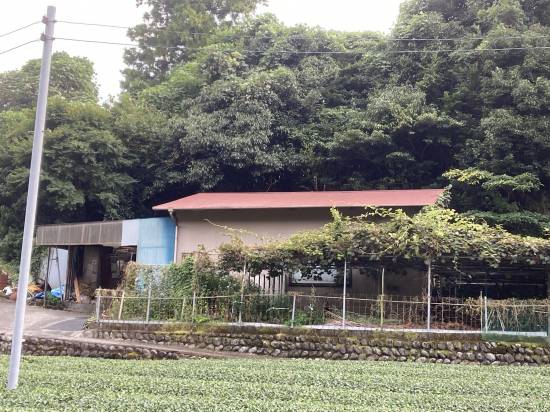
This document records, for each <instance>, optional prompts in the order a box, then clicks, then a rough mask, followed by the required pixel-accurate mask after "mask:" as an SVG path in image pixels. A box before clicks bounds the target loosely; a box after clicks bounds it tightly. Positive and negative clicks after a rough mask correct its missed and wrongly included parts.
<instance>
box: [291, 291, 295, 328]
mask: <svg viewBox="0 0 550 412" xmlns="http://www.w3.org/2000/svg"><path fill="white" fill-rule="evenodd" d="M295 316H296V295H292V318H291V319H290V327H291V328H293V327H294V318H295Z"/></svg>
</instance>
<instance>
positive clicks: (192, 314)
mask: <svg viewBox="0 0 550 412" xmlns="http://www.w3.org/2000/svg"><path fill="white" fill-rule="evenodd" d="M196 310H197V292H195V291H193V308H192V310H191V322H193V323H195V311H196Z"/></svg>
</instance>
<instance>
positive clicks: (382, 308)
mask: <svg viewBox="0 0 550 412" xmlns="http://www.w3.org/2000/svg"><path fill="white" fill-rule="evenodd" d="M385 274H386V268H385V267H384V266H382V286H381V288H380V292H381V293H380V328H383V327H384V276H385Z"/></svg>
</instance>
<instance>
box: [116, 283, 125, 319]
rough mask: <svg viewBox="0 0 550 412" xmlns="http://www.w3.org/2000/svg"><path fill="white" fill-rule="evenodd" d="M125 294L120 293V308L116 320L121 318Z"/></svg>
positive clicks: (123, 292)
mask: <svg viewBox="0 0 550 412" xmlns="http://www.w3.org/2000/svg"><path fill="white" fill-rule="evenodd" d="M125 294H126V291H125V290H123V291H122V297H121V298H120V307H119V308H118V320H120V318H121V317H122V308H123V306H124V296H125Z"/></svg>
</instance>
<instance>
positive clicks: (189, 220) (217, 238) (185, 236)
mask: <svg viewBox="0 0 550 412" xmlns="http://www.w3.org/2000/svg"><path fill="white" fill-rule="evenodd" d="M416 210H418V208H417V209H408V210H407V212H409V213H414V212H415V211H416ZM340 211H341V212H342V213H343V214H344V215H347V216H353V215H359V214H361V213H364V208H342V209H340ZM176 218H177V225H178V239H177V260H178V261H181V259H182V255H183V254H187V253H193V252H195V251H197V250H198V248H199V247H200V246H204V247H205V248H206V250H207V251H208V252H211V253H213V254H215V253H216V252H217V249H218V247H219V246H220V245H222V244H223V243H227V242H229V241H230V240H231V237H230V233H231V232H230V231H228V230H226V229H225V228H231V229H235V230H241V231H242V232H241V233H240V234H239V236H240V237H241V239H242V240H243V241H244V242H246V243H247V244H258V243H262V242H268V241H270V240H275V239H285V238H288V237H290V236H291V235H293V234H294V233H296V232H299V231H302V230H310V229H318V228H320V227H321V226H323V225H324V224H326V223H328V222H329V221H330V220H331V215H330V209H328V208H326V209H325V208H311V209H249V210H201V211H178V212H176Z"/></svg>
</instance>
